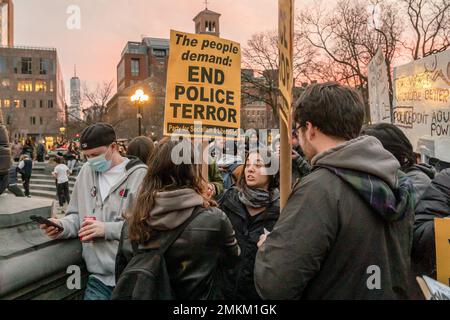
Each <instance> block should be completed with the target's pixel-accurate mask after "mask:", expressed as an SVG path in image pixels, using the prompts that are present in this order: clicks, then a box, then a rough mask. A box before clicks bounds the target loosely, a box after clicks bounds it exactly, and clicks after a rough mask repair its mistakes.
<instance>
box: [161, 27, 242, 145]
mask: <svg viewBox="0 0 450 320" xmlns="http://www.w3.org/2000/svg"><path fill="white" fill-rule="evenodd" d="M240 104H241V48H240V45H239V43H236V42H233V41H229V40H224V39H221V38H218V37H215V36H211V35H200V34H190V33H184V32H179V31H174V30H171V32H170V55H169V67H168V71H167V89H166V105H165V110H164V135H173V134H180V132H177V131H178V130H184V132H185V134H184V135H186V131H188V132H189V134H188V135H189V136H190V137H193V138H195V137H215V136H225V135H227V136H232V137H237V136H238V132H239V128H240V123H241V121H240ZM198 123H201V125H200V126H197V125H196V124H198Z"/></svg>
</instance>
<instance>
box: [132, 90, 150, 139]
mask: <svg viewBox="0 0 450 320" xmlns="http://www.w3.org/2000/svg"><path fill="white" fill-rule="evenodd" d="M148 100H149V97H148V95H146V94H144V91H143V90H142V89H138V90H136V92H135V93H134V95H132V96H131V102H134V105H135V106H137V107H138V114H137V118H138V132H139V136H141V120H142V110H141V108H142V103H143V102H147V101H148Z"/></svg>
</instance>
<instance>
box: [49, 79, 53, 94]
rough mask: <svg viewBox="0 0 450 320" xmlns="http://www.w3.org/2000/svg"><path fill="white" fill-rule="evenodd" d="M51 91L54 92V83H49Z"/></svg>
mask: <svg viewBox="0 0 450 320" xmlns="http://www.w3.org/2000/svg"><path fill="white" fill-rule="evenodd" d="M49 90H50V92H53V81H50V82H49Z"/></svg>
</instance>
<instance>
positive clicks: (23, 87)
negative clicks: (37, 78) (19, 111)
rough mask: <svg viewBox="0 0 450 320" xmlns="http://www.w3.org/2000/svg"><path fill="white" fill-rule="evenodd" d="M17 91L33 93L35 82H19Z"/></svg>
mask: <svg viewBox="0 0 450 320" xmlns="http://www.w3.org/2000/svg"><path fill="white" fill-rule="evenodd" d="M17 91H25V92H32V91H33V81H31V80H23V81H19V82H17Z"/></svg>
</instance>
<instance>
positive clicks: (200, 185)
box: [116, 139, 240, 300]
mask: <svg viewBox="0 0 450 320" xmlns="http://www.w3.org/2000/svg"><path fill="white" fill-rule="evenodd" d="M182 143H183V142H177V141H171V140H167V139H166V140H164V141H162V142H161V143H159V144H158V146H157V147H156V149H155V151H154V152H153V154H152V155H151V156H150V159H149V161H148V172H147V175H146V177H145V178H144V181H143V183H142V187H141V190H140V193H139V195H138V197H137V199H136V201H135V206H134V209H133V210H132V212H131V215H130V216H129V217H127V220H128V223H129V229H128V230H126V231H128V232H129V234H128V235H126V234H125V235H124V236H123V238H125V239H126V238H127V237H128V238H129V240H131V241H132V242H134V243H135V244H137V245H139V249H140V250H146V249H156V248H159V247H160V246H162V243H164V239H167V237H168V235H170V234H171V232H173V231H174V230H176V229H177V228H178V227H180V226H181V225H183V224H184V222H186V221H187V220H188V219H189V218H190V217H191V215H192V214H193V212H194V210H196V216H195V217H194V219H193V220H192V221H191V222H190V223H189V224H188V225H187V226H186V228H185V229H184V231H183V232H182V233H181V235H180V236H179V237H178V238H177V240H175V242H174V243H173V244H172V246H170V247H169V249H168V250H167V251H166V252H165V254H164V257H165V261H166V266H167V271H168V274H169V277H170V283H171V287H172V289H173V291H174V295H175V297H176V298H177V299H182V300H186V299H189V300H191V299H219V298H221V297H222V295H221V293H220V291H219V288H218V285H217V283H216V279H217V275H218V272H219V268H220V267H221V266H223V265H229V266H233V265H234V263H236V261H237V260H238V257H239V254H240V249H239V246H238V244H237V241H236V238H235V236H234V231H233V228H232V226H231V223H230V221H229V220H228V218H227V216H226V215H225V214H224V213H223V212H222V211H221V210H220V209H218V208H217V207H215V206H216V204H215V203H214V202H213V201H211V200H209V198H208V197H207V196H206V194H207V184H206V182H205V181H204V180H203V179H202V176H201V173H200V172H201V170H200V167H199V166H197V165H195V164H194V156H193V152H190V151H192V149H191V148H186V145H181V144H182ZM189 146H190V145H189ZM183 147H184V149H183ZM175 148H177V150H179V149H183V151H182V153H184V152H188V151H189V152H190V153H191V156H190V158H189V159H190V160H191V162H190V163H181V164H178V165H177V164H175V163H174V161H173V158H172V156H177V155H180V153H178V152H177V151H176V150H174V149H175ZM183 159H185V157H184V158H183ZM124 228H127V227H126V225H125V226H124ZM128 247H129V246H128ZM129 257H130V254H129V251H128V253H127V252H126V244H125V242H124V240H122V241H121V245H120V246H119V253H118V259H117V263H118V264H119V265H118V266H116V270H117V269H119V273H120V269H121V268H123V266H124V265H126V263H127V261H128V260H129Z"/></svg>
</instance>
